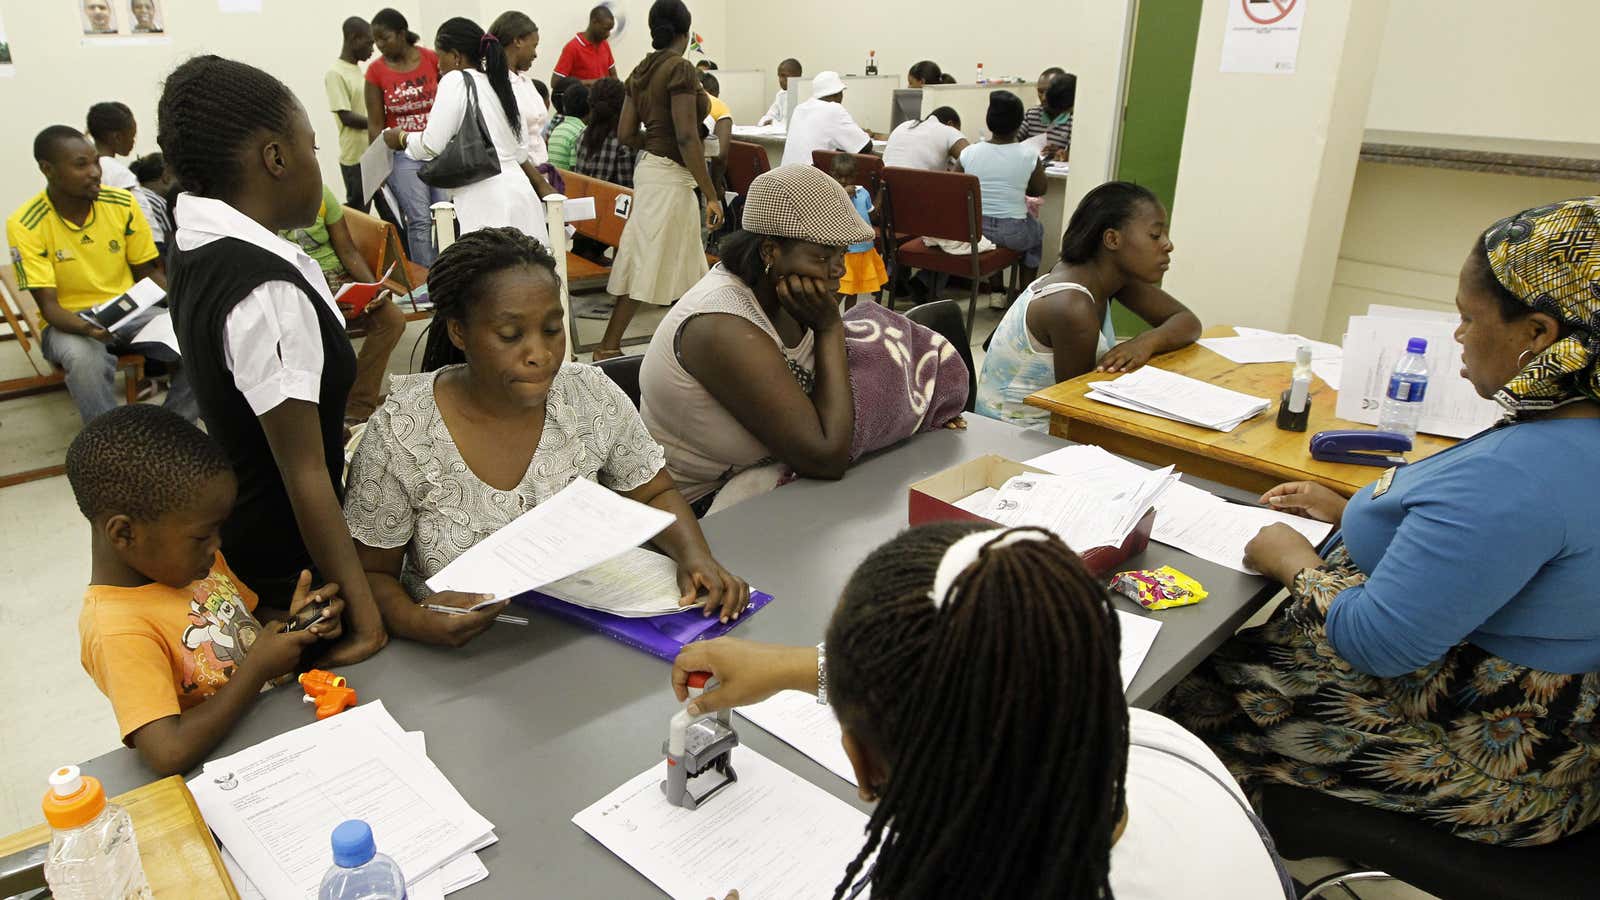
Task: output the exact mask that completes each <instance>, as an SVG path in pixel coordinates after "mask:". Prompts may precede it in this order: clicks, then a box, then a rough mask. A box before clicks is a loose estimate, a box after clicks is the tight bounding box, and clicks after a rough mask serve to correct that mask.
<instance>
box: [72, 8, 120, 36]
mask: <svg viewBox="0 0 1600 900" xmlns="http://www.w3.org/2000/svg"><path fill="white" fill-rule="evenodd" d="M78 3H79V4H80V12H81V13H82V18H83V33H84V34H116V33H117V11H116V10H115V9H113V8H112V6H111V4H112V0H78Z"/></svg>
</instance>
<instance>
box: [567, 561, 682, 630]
mask: <svg viewBox="0 0 1600 900" xmlns="http://www.w3.org/2000/svg"><path fill="white" fill-rule="evenodd" d="M539 591H540V592H541V593H545V594H549V595H550V596H552V597H554V598H556V599H557V600H565V601H567V602H568V603H572V604H576V605H578V606H583V607H587V608H588V609H598V610H601V611H604V612H608V613H611V614H613V615H618V616H624V617H626V618H630V619H634V618H640V617H643V616H659V615H661V614H663V613H674V612H677V611H678V610H680V609H683V608H684V607H681V606H679V605H678V598H680V597H682V596H683V592H682V591H679V590H678V564H677V563H675V562H673V561H672V557H670V556H663V555H661V554H660V553H657V552H655V551H654V550H647V549H645V548H643V547H630V548H628V550H627V551H625V552H624V553H622V554H621V555H620V556H616V557H613V558H611V559H608V560H606V561H605V562H603V563H601V564H599V565H597V566H590V567H589V568H587V569H584V570H583V571H582V572H575V573H573V574H571V575H568V576H567V577H565V578H563V579H561V580H560V581H555V582H551V583H550V584H547V585H545V586H544V587H541V588H539Z"/></svg>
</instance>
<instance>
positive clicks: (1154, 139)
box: [1111, 0, 1201, 336]
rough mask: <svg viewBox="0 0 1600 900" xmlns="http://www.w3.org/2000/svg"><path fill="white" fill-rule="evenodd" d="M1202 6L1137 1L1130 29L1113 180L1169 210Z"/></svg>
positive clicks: (1130, 322) (1129, 330)
mask: <svg viewBox="0 0 1600 900" xmlns="http://www.w3.org/2000/svg"><path fill="white" fill-rule="evenodd" d="M1200 4H1201V0H1139V8H1138V12H1137V13H1136V14H1135V16H1136V18H1135V20H1134V26H1133V58H1132V62H1131V64H1130V66H1129V69H1128V99H1127V105H1126V106H1124V107H1123V111H1122V148H1121V151H1120V155H1119V157H1118V165H1117V178H1118V179H1120V180H1122V181H1134V182H1138V183H1139V184H1142V185H1144V186H1145V187H1147V188H1149V189H1150V190H1152V191H1154V192H1155V195H1156V196H1157V197H1160V198H1161V202H1163V203H1165V204H1167V208H1168V209H1169V210H1170V209H1171V207H1172V194H1173V191H1174V190H1175V189H1176V188H1177V185H1178V153H1179V151H1180V150H1181V149H1182V147H1183V122H1184V119H1185V118H1186V117H1187V116H1188V113H1189V80H1190V77H1191V75H1192V74H1193V72H1194V48H1195V41H1196V40H1197V38H1198V35H1199V32H1200ZM1111 315H1112V321H1113V322H1114V323H1115V324H1116V326H1117V334H1119V335H1124V336H1131V335H1134V334H1138V333H1139V332H1141V331H1144V330H1145V329H1146V327H1147V326H1146V325H1145V324H1144V322H1143V320H1141V319H1140V318H1139V317H1138V316H1135V315H1134V314H1132V313H1130V312H1128V311H1127V310H1125V309H1123V308H1122V307H1121V306H1115V307H1113V308H1112V314H1111Z"/></svg>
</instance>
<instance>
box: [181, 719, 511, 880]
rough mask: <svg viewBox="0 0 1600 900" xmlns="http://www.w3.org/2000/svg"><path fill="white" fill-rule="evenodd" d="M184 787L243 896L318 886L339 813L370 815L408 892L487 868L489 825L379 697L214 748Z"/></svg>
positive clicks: (473, 876)
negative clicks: (230, 748)
mask: <svg viewBox="0 0 1600 900" xmlns="http://www.w3.org/2000/svg"><path fill="white" fill-rule="evenodd" d="M189 790H190V791H192V792H193V793H194V799H195V803H196V804H197V805H198V806H199V807H200V812H201V815H203V816H204V817H205V820H206V824H207V825H209V826H210V827H211V830H212V831H214V832H215V833H216V835H217V837H218V839H219V840H220V841H221V843H222V846H223V849H224V850H225V851H226V852H227V856H228V857H230V858H231V861H232V862H233V864H234V866H236V867H237V871H238V873H239V875H236V876H235V878H234V881H235V883H236V885H237V886H239V887H240V895H241V896H243V897H246V898H249V897H252V896H265V897H274V898H276V897H305V898H314V897H316V895H317V887H318V885H320V884H321V882H322V877H323V875H324V874H326V872H327V871H328V868H329V867H330V866H332V865H333V851H332V849H331V847H330V844H329V837H330V836H331V835H332V834H333V829H334V827H335V826H336V825H338V824H339V823H340V822H343V821H345V820H346V819H362V820H364V821H365V822H366V823H367V824H368V825H370V826H372V833H373V837H374V839H375V840H376V842H377V845H378V849H379V850H380V851H382V852H383V853H386V854H388V855H389V856H390V857H392V858H393V859H394V861H395V862H396V863H397V864H398V865H399V866H400V870H401V872H403V873H404V874H405V877H406V891H407V894H408V896H410V897H412V898H414V900H418V898H427V897H442V896H444V895H445V894H446V893H448V892H450V891H452V890H456V889H457V888H461V887H465V886H467V885H468V884H472V883H474V882H477V881H481V880H482V879H484V878H487V877H488V874H489V873H488V870H487V869H485V868H484V867H483V864H482V863H481V862H479V861H478V858H477V855H476V852H475V851H477V850H480V849H482V848H484V847H487V846H489V845H490V844H492V843H494V842H495V841H496V837H495V835H494V826H493V825H492V824H490V822H489V820H488V819H485V818H484V817H483V816H481V815H479V814H478V812H477V811H476V810H474V809H473V808H472V807H471V806H470V805H468V804H467V801H466V800H465V799H463V798H462V796H461V794H460V793H458V792H457V791H456V789H455V788H454V787H452V786H451V784H450V782H449V780H448V779H446V778H445V777H444V774H443V773H441V772H440V771H439V769H438V767H437V766H435V765H434V764H433V762H432V761H431V760H429V759H428V757H427V754H426V752H425V749H424V744H423V741H422V739H421V735H420V734H419V733H410V734H408V733H407V732H405V731H404V730H403V729H401V727H400V725H399V723H397V722H395V720H394V718H393V717H392V716H390V715H389V712H388V710H387V709H385V708H384V706H383V702H382V701H381V700H380V701H376V702H373V703H368V704H366V705H365V706H358V707H356V708H354V709H350V710H347V711H345V712H343V713H341V714H340V715H337V716H334V717H333V718H330V719H324V720H322V721H320V722H316V723H313V724H311V725H307V726H305V727H303V728H297V729H295V730H294V731H291V732H288V733H287V734H282V735H279V736H278V737H275V738H273V739H272V740H269V741H265V742H263V743H260V744H257V745H256V746H254V747H251V748H249V749H248V750H242V751H240V752H238V753H235V754H233V755H232V756H226V757H222V758H221V759H215V760H212V761H211V762H208V763H206V765H205V768H204V769H203V770H202V771H201V773H200V775H199V776H198V777H196V778H195V779H194V780H193V781H190V782H189Z"/></svg>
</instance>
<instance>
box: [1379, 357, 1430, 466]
mask: <svg viewBox="0 0 1600 900" xmlns="http://www.w3.org/2000/svg"><path fill="white" fill-rule="evenodd" d="M1427 352H1428V341H1427V339H1426V338H1419V337H1414V338H1412V339H1411V340H1409V341H1407V342H1406V354H1405V355H1404V356H1402V357H1400V361H1399V362H1397V363H1395V366H1394V371H1393V372H1392V373H1390V375H1389V389H1388V390H1387V391H1385V392H1384V394H1383V404H1382V405H1381V406H1380V407H1379V408H1378V430H1379V431H1393V432H1395V433H1396V434H1403V435H1405V436H1406V437H1408V438H1411V439H1412V440H1413V441H1415V440H1416V439H1417V423H1419V422H1421V421H1422V404H1423V401H1424V399H1425V398H1426V397H1427V395H1428V361H1427V360H1426V359H1425V358H1424V357H1423V354H1425V353H1427Z"/></svg>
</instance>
